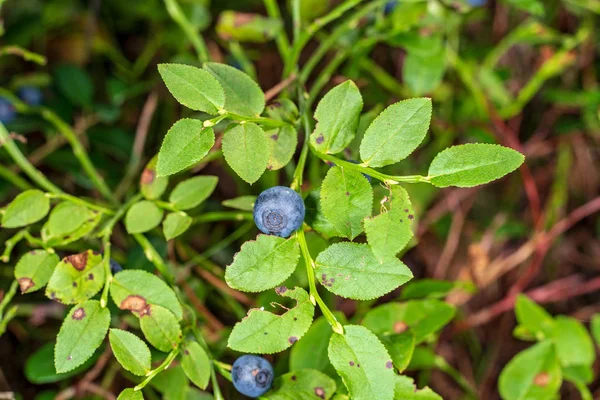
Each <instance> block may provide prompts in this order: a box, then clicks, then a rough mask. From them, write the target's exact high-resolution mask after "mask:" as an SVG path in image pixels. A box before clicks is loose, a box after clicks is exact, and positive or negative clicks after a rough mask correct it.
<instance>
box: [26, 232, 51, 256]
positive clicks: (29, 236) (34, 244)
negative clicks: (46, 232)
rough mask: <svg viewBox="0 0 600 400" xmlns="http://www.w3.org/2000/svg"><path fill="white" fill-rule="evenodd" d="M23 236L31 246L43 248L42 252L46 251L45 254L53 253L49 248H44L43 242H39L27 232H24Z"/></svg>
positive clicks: (39, 240)
mask: <svg viewBox="0 0 600 400" xmlns="http://www.w3.org/2000/svg"><path fill="white" fill-rule="evenodd" d="M23 235H24V237H25V239H27V241H28V242H29V243H30V244H31V245H33V246H38V247H41V248H43V249H44V250H46V251H47V252H49V253H54V249H53V248H51V247H47V246H46V243H44V241H43V240H41V239H38V238H36V237H34V236H33V235H31V234H30V233H29V231H25V233H24V234H23Z"/></svg>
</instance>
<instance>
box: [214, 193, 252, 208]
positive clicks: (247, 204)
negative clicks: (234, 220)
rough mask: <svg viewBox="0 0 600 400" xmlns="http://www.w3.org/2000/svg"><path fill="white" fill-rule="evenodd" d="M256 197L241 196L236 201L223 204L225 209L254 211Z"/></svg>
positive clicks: (224, 201) (231, 200) (227, 201)
mask: <svg viewBox="0 0 600 400" xmlns="http://www.w3.org/2000/svg"><path fill="white" fill-rule="evenodd" d="M255 202H256V196H240V197H236V198H235V199H227V200H223V202H222V203H221V204H222V205H223V206H224V207H229V208H235V209H236V210H242V211H253V210H254V203H255Z"/></svg>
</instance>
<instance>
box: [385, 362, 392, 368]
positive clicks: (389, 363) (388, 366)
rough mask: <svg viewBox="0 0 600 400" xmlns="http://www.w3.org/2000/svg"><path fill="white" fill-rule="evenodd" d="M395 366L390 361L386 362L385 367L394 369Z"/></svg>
mask: <svg viewBox="0 0 600 400" xmlns="http://www.w3.org/2000/svg"><path fill="white" fill-rule="evenodd" d="M393 366H394V364H392V362H391V361H388V362H386V363H385V367H386V368H387V369H392V367H393Z"/></svg>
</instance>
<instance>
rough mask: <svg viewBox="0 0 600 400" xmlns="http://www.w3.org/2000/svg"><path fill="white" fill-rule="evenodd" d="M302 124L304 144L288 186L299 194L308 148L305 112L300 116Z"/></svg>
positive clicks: (308, 121) (307, 124)
mask: <svg viewBox="0 0 600 400" xmlns="http://www.w3.org/2000/svg"><path fill="white" fill-rule="evenodd" d="M302 123H303V125H304V143H303V144H302V152H301V153H300V158H299V159H298V165H297V166H296V170H295V171H294V179H293V181H292V184H291V185H290V187H291V188H292V189H293V190H296V191H298V192H300V189H301V188H302V182H303V181H304V166H305V165H306V158H307V156H308V148H309V139H308V136H309V134H310V132H311V129H310V119H309V117H308V114H307V113H306V112H305V113H303V114H302Z"/></svg>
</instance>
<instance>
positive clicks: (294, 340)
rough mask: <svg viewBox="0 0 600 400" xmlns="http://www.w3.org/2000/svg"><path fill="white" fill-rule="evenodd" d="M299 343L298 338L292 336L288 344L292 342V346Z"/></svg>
mask: <svg viewBox="0 0 600 400" xmlns="http://www.w3.org/2000/svg"><path fill="white" fill-rule="evenodd" d="M297 341H298V338H297V337H296V336H290V337H289V339H288V342H290V343H291V344H294V343H296V342H297Z"/></svg>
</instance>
